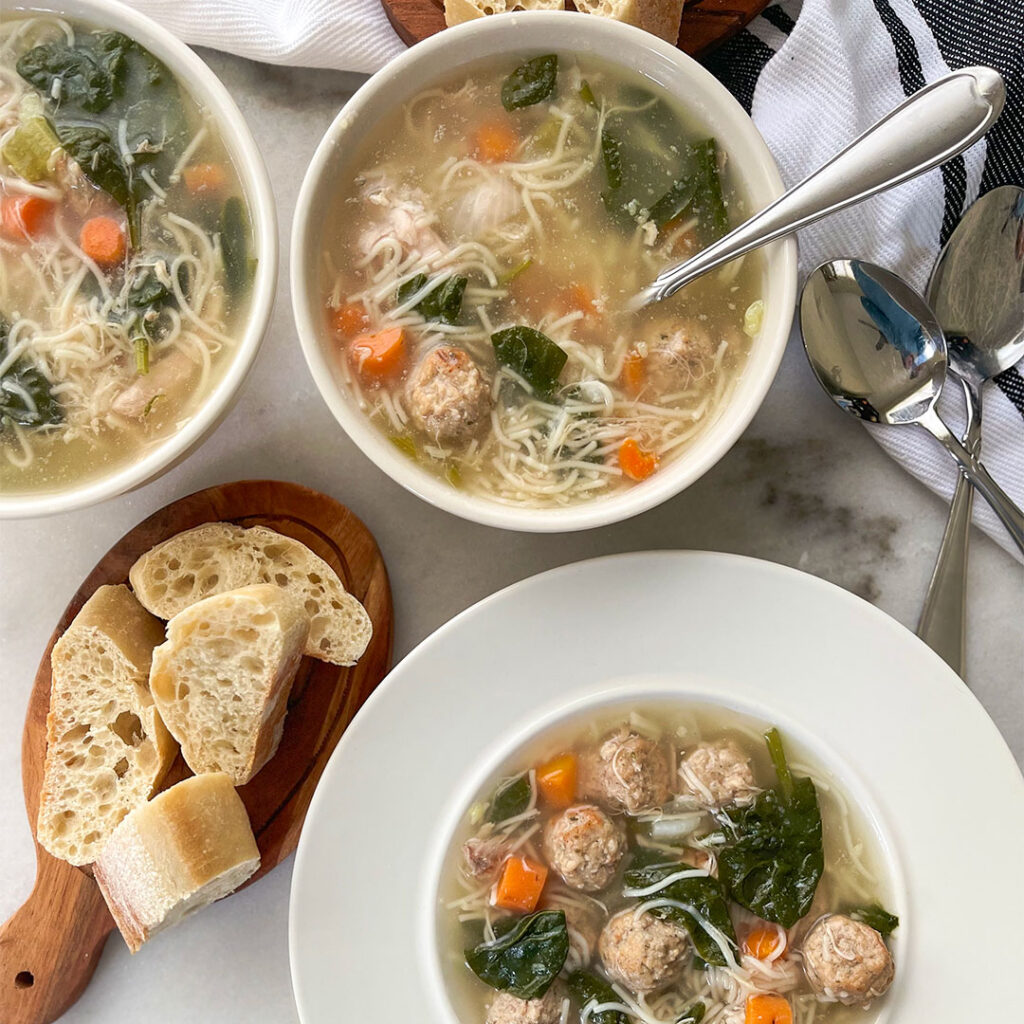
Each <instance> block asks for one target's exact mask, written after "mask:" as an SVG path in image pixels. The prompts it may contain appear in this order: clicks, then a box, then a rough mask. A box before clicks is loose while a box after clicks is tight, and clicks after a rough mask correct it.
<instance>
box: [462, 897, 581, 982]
mask: <svg viewBox="0 0 1024 1024" xmlns="http://www.w3.org/2000/svg"><path fill="white" fill-rule="evenodd" d="M568 955H569V930H568V928H567V927H566V923H565V912H564V911H562V910H541V911H538V912H537V913H536V914H530V915H529V916H528V917H523V918H520V919H519V920H518V921H516V924H515V926H514V927H512V928H510V929H509V930H508V931H506V932H505V933H504V934H502V935H500V936H499V937H498V938H496V939H495V940H494V941H493V942H482V943H480V945H478V946H475V947H473V948H472V949H467V950H466V965H467V966H468V967H469V969H470V970H471V971H472V972H473V973H474V974H475V975H476V976H477V977H478V978H479V979H480V980H481V981H483V982H484V983H485V984H487V985H490V986H491V988H495V989H498V990H499V991H501V992H511V993H512V995H514V996H518V997H519V998H520V999H536V998H539V997H540V996H542V995H544V993H545V992H547V990H548V989H549V988H550V987H551V983H552V982H553V981H554V980H555V978H557V977H558V974H559V972H560V971H561V970H562V968H563V967H564V966H565V958H566V957H567V956H568Z"/></svg>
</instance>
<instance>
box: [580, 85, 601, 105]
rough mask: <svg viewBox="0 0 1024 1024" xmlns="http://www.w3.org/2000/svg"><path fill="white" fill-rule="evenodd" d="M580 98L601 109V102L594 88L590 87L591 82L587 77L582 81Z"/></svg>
mask: <svg viewBox="0 0 1024 1024" xmlns="http://www.w3.org/2000/svg"><path fill="white" fill-rule="evenodd" d="M580 99H581V100H583V102H584V103H586V104H587V105H588V106H591V107H593V108H594V109H595V110H597V109H600V104H599V103H598V102H597V97H596V96H595V95H594V90H593V89H591V88H590V83H589V82H588V81H587V80H586V79H585V78H584V79H583V81H582V82H581V83H580Z"/></svg>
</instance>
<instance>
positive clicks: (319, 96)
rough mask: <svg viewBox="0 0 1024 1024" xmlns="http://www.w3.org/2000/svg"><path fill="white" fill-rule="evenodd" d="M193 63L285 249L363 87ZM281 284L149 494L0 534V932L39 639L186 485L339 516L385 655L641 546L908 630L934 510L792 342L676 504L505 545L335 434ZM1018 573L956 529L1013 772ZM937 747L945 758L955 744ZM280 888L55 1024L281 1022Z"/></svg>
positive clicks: (100, 976)
mask: <svg viewBox="0 0 1024 1024" xmlns="http://www.w3.org/2000/svg"><path fill="white" fill-rule="evenodd" d="M204 56H205V57H206V58H207V59H208V60H209V61H210V63H211V64H212V66H213V68H214V70H215V71H216V72H217V73H218V74H219V75H221V77H222V78H223V79H224V81H225V82H226V84H227V85H228V87H229V88H230V90H231V91H232V93H233V94H234V95H235V96H236V97H237V99H238V102H239V104H240V106H241V108H242V112H243V114H244V115H245V116H246V118H247V120H248V122H249V124H250V126H251V127H252V130H253V132H254V133H255V136H256V139H257V142H258V143H259V145H260V147H261V148H262V150H263V153H264V156H265V158H266V160H267V163H268V166H269V170H270V176H271V180H272V182H273V185H274V190H275V193H276V196H277V201H278V205H279V220H280V228H281V239H282V251H283V252H284V253H287V243H288V238H289V234H290V223H291V217H292V211H293V208H294V204H295V199H296V195H297V193H298V189H299V184H300V181H301V179H302V175H303V173H304V171H305V168H306V165H307V162H308V160H309V158H310V157H311V156H312V153H313V150H314V148H315V146H316V144H317V142H318V140H319V138H320V136H321V134H322V132H323V131H324V130H325V129H326V127H327V125H328V124H329V123H330V121H331V119H332V118H333V117H334V115H335V113H336V112H337V110H338V108H339V107H340V106H341V105H342V104H343V103H344V102H345V100H346V99H347V98H348V96H350V95H351V93H352V91H353V90H354V89H355V88H357V87H358V85H359V84H360V82H361V80H362V79H361V77H360V76H357V75H351V74H341V73H334V72H323V71H305V70H296V69H285V68H275V67H267V66H262V65H256V64H252V63H249V62H246V61H243V60H240V59H237V58H231V57H226V56H223V55H218V54H209V53H205V54H204ZM287 279H288V274H287V259H286V258H285V259H284V260H283V261H282V266H281V274H280V284H279V288H278V296H277V307H276V310H275V313H274V318H273V321H272V324H271V327H270V330H269V332H268V334H267V337H266V341H265V342H264V345H263V348H262V351H261V353H260V355H259V359H258V361H257V363H256V366H255V369H254V370H253V372H252V374H251V376H250V377H249V380H248V382H247V383H246V385H245V388H244V390H243V393H242V395H241V398H240V400H239V402H238V404H237V405H236V407H235V408H234V410H233V411H232V413H231V414H230V416H229V417H228V418H227V419H226V420H225V422H224V423H222V424H221V426H220V427H219V429H218V430H217V431H216V433H214V434H213V435H212V437H210V438H209V440H208V441H207V442H206V443H205V444H204V446H203V447H202V448H201V449H200V450H199V451H198V452H196V453H195V454H193V455H192V456H191V457H190V458H189V459H188V460H186V461H185V462H184V463H183V464H182V465H179V466H177V467H176V468H175V469H174V470H172V471H171V472H170V473H168V474H167V475H166V476H164V477H162V478H161V479H160V480H158V481H156V482H155V483H152V484H150V485H149V486H147V487H144V488H142V489H141V490H139V491H136V492H135V493H133V494H131V495H128V496H126V497H122V498H119V499H116V500H114V501H110V502H107V503H106V504H104V505H101V506H99V507H97V508H92V509H87V510H85V511H82V512H77V513H72V514H67V515H63V516H59V517H57V518H53V519H46V520H38V521H35V522H5V523H0V579H2V580H3V587H4V591H5V600H4V602H3V605H2V609H0V651H2V666H3V679H2V682H0V821H2V822H3V827H2V829H0V920H6V919H7V918H8V917H9V916H10V915H11V914H12V913H13V912H14V911H15V910H16V908H17V907H18V906H19V904H20V903H21V902H22V901H23V900H24V899H25V898H26V897H27V895H28V893H29V890H30V889H31V885H32V878H33V873H34V859H33V847H32V842H31V837H30V833H29V829H28V824H27V822H26V820H25V813H24V806H23V804H22V793H21V766H20V743H21V728H22V722H23V718H24V710H25V703H26V699H27V697H28V693H29V689H30V686H31V682H32V679H33V677H34V675H35V670H36V666H37V663H38V660H39V657H40V654H41V652H42V651H43V649H44V647H45V645H46V641H47V639H48V637H49V634H50V631H51V630H52V628H53V625H54V623H55V622H56V620H57V618H58V617H59V615H60V613H61V611H62V610H63V608H64V606H65V604H66V603H67V601H68V599H69V598H70V596H71V595H72V594H73V593H74V591H75V590H76V588H77V587H78V585H79V583H80V582H81V580H82V578H83V577H84V576H85V574H86V573H87V572H88V571H89V570H90V569H91V568H92V567H93V565H94V564H95V563H96V561H97V560H98V559H99V557H100V556H101V555H102V554H103V553H104V552H105V551H106V550H107V548H108V547H110V545H111V544H113V543H114V542H115V541H116V540H117V539H118V538H119V537H120V536H121V535H122V534H123V533H124V532H126V531H127V530H128V529H130V528H131V527H132V526H133V525H134V524H135V523H137V522H138V521H139V520H141V519H143V518H145V517H146V516H148V515H149V514H150V513H151V512H153V511H155V510H156V509H158V508H159V507H161V506H162V505H164V504H166V503H167V502H169V501H171V500H173V499H175V498H178V497H181V496H182V495H185V494H188V493H190V492H191V491H194V490H196V489H198V488H201V487H206V486H209V485H212V484H217V483H223V482H225V481H230V480H237V479H243V478H246V477H276V478H279V479H286V480H294V481H297V482H299V483H302V484H305V485H308V486H310V487H314V488H317V489H319V490H321V491H324V492H326V493H327V494H330V495H332V496H333V497H335V498H337V499H339V500H341V501H343V502H344V503H346V504H347V505H348V506H349V507H351V508H352V509H353V511H354V512H355V513H356V514H357V515H359V516H360V517H361V518H362V519H363V520H364V521H365V522H366V523H367V524H368V525H369V526H370V528H371V529H372V530H373V531H374V533H375V534H376V536H377V539H378V541H379V543H380V546H381V548H382V550H383V552H384V557H385V559H386V561H387V565H388V569H389V571H390V574H391V582H392V586H393V587H394V597H395V620H396V633H395V658H396V660H397V659H399V658H401V657H402V656H403V655H405V654H406V653H407V652H408V651H409V650H410V649H411V648H412V647H413V646H415V644H417V643H418V642H419V641H420V640H422V639H423V638H424V637H426V636H427V635H428V634H430V633H431V632H432V631H433V630H435V629H436V628H437V627H438V626H440V625H441V624H442V623H444V622H445V621H447V620H448V619H450V618H451V617H452V616H453V615H455V614H456V613H457V612H459V611H461V610H462V609H463V608H466V607H467V606H468V605H470V604H473V603H474V602H475V601H477V600H479V599H480V598H483V597H485V596H486V595H488V594H490V593H492V592H493V591H495V590H497V589H499V588H501V587H504V586H506V585H507V584H509V583H512V582H514V581H516V580H519V579H522V578H524V577H526V576H530V575H533V574H534V573H537V572H540V571H541V570H544V569H548V568H551V567H553V566H557V565H562V564H565V563H568V562H573V561H578V560H580V559H584V558H590V557H593V556H597V555H603V554H609V553H612V552H619V551H632V550H643V549H652V548H693V549H707V550H718V551H731V552H739V553H742V554H747V555H752V556H756V557H758V558H765V559H768V560H771V561H775V562H781V563H784V564H786V565H791V566H795V567H797V568H800V569H803V570H804V571H806V572H809V573H813V574H815V575H817V576H821V577H823V578H825V579H828V580H831V581H832V582H834V583H837V584H839V585H840V586H842V587H845V588H846V589H848V590H851V591H853V592H854V593H856V594H859V595H860V596H862V597H864V598H866V599H867V600H869V601H871V602H873V603H874V604H876V605H878V607H880V608H882V609H883V610H884V611H886V612H888V613H889V614H890V615H892V616H893V617H894V618H896V619H897V620H899V621H900V622H902V623H904V624H905V625H907V626H908V627H910V628H913V626H914V624H915V622H916V619H917V615H918V612H919V610H920V605H921V601H922V598H923V595H924V591H925V587H926V585H927V582H928V577H929V574H930V571H931V567H932V563H933V559H934V555H935V551H936V548H937V545H938V541H939V538H940V536H941V533H942V528H943V524H944V521H945V515H946V509H945V508H944V507H943V505H942V504H941V503H940V502H939V501H938V500H937V499H936V498H935V497H934V496H933V495H932V494H931V493H929V492H928V491H927V490H925V488H924V487H922V486H921V485H920V484H918V483H917V482H915V481H914V480H913V479H912V478H911V477H910V476H908V475H907V474H906V473H904V472H903V470H901V469H900V467H899V466H898V465H897V464H896V463H894V462H892V461H890V460H889V458H888V457H887V456H886V455H885V454H884V453H883V452H882V450H881V449H880V448H879V447H878V446H877V445H876V444H875V443H874V442H873V441H872V440H871V439H870V438H869V437H868V436H867V434H866V432H865V431H864V430H863V429H862V428H861V427H860V426H859V425H858V424H857V423H856V422H854V421H853V420H852V419H850V418H848V417H845V416H842V415H840V414H839V413H838V412H837V411H836V409H835V408H834V407H833V406H832V404H831V402H830V401H829V400H828V399H827V398H826V397H825V395H824V394H822V393H821V391H820V390H819V388H818V386H817V384H816V383H815V382H814V380H813V378H812V376H811V372H810V369H809V368H808V366H807V365H806V362H805V359H804V356H803V353H802V352H801V351H799V349H798V347H796V346H794V345H792V344H791V345H790V348H789V351H788V353H787V355H786V358H785V361H784V363H783V365H782V369H781V371H780V373H779V377H778V380H777V381H776V384H775V386H774V387H773V389H772V391H771V393H770V394H769V396H768V398H767V400H766V402H765V403H764V406H763V407H762V409H761V410H760V412H759V413H758V415H757V417H756V418H755V419H754V421H753V423H752V424H751V426H750V427H749V429H748V430H747V432H746V433H745V434H744V436H743V437H742V439H741V440H740V441H739V443H738V444H737V445H736V446H735V448H734V449H733V450H732V451H731V452H730V453H729V454H728V455H727V456H726V457H725V458H724V459H722V461H721V462H720V463H719V464H718V465H717V466H716V467H715V468H714V469H713V470H712V471H711V472H709V473H708V474H707V475H706V476H705V477H704V478H703V479H701V480H700V481H698V482H697V483H696V484H694V485H693V486H692V487H690V488H689V489H688V490H687V491H686V492H685V493H683V494H681V495H679V496H677V497H676V498H675V499H673V500H672V501H669V502H668V503H666V504H665V505H663V506H661V507H660V508H657V509H654V510H653V511H651V512H648V513H646V514H645V515H643V516H640V517H638V518H636V519H634V520H632V521H630V522H627V523H621V524H618V525H616V526H612V527H606V528H603V529H600V530H595V531H591V532H587V533H577V534H570V535H567V536H529V535H519V534H512V533H504V532H501V531H498V530H492V529H489V528H486V527H482V526H475V525H473V524H469V523H465V522H462V521H461V520H458V519H455V518H453V517H451V516H449V515H447V514H446V513H443V512H439V511H437V510H435V509H433V508H431V507H429V506H427V505H425V504H424V503H422V502H421V501H419V500H418V499H416V498H414V497H413V496H412V495H410V494H407V493H406V492H405V491H403V490H402V489H401V488H400V487H398V485H397V484H395V483H393V482H392V481H391V480H390V479H389V478H388V477H386V476H384V474H383V473H381V472H380V471H378V470H377V469H376V468H375V467H374V466H373V465H372V464H371V463H369V462H368V461H367V460H366V458H365V457H364V456H363V455H362V454H361V453H360V452H359V451H358V450H357V449H356V448H355V446H354V445H353V444H352V443H351V442H349V441H348V439H347V438H346V437H345V436H344V434H343V433H342V431H341V429H340V427H338V426H337V424H336V423H335V421H334V420H333V418H332V417H331V415H330V413H329V412H328V410H327V407H326V406H325V405H324V403H323V402H322V401H321V399H320V397H319V395H318V393H317V391H316V388H315V387H314V385H313V381H312V379H311V378H310V376H309V373H308V371H307V369H306V365H305V363H304V361H303V359H302V356H301V354H300V351H299V346H298V343H297V341H296V338H295V333H294V328H293V325H292V319H291V309H290V304H289V298H288V291H287V287H286V282H287ZM439 553H443V556H441V557H439ZM1021 579H1022V573H1021V568H1020V566H1019V565H1018V564H1016V563H1015V562H1014V561H1012V560H1011V558H1010V557H1009V556H1008V555H1007V554H1005V553H1004V552H1003V551H1002V550H1000V549H999V548H998V547H997V546H996V545H995V544H994V543H992V542H991V541H990V540H988V539H987V538H985V537H984V536H983V535H982V534H980V533H979V532H977V531H975V534H974V540H973V546H972V550H971V583H970V620H969V623H968V632H969V651H968V678H969V681H970V685H971V687H972V689H973V690H974V692H975V694H976V695H977V696H978V698H979V699H980V700H981V701H982V703H983V704H984V705H985V707H986V708H987V709H988V710H989V712H990V714H991V715H992V717H993V718H994V719H995V722H996V724H997V725H998V726H999V728H1000V729H1001V731H1002V733H1003V735H1004V736H1005V737H1006V740H1007V742H1008V743H1009V745H1010V747H1011V749H1012V751H1013V753H1014V755H1015V757H1016V758H1017V761H1018V763H1024V685H1022V681H1024V671H1022V669H1024V631H1022V630H1021V623H1022V622H1024V587H1022V586H1021ZM937 739H938V738H937ZM941 742H942V744H943V747H944V749H946V750H949V749H954V748H955V743H956V737H943V738H941ZM290 879H291V860H289V861H286V862H285V863H284V864H283V865H281V866H280V867H279V868H278V869H277V870H276V871H274V872H272V873H271V874H270V875H269V876H268V877H267V878H266V879H264V880H263V881H262V882H260V884H259V885H256V886H253V887H252V888H250V889H248V890H246V891H245V892H243V893H240V894H239V895H238V896H236V897H233V898H232V899H230V900H227V901H225V902H222V903H219V904H217V905H216V906H214V907H213V908H211V909H210V910H208V911H205V912H204V913H202V914H200V915H198V916H197V917H195V918H193V919H192V920H190V921H189V922H188V923H187V924H186V925H185V926H183V927H181V928H178V929H175V930H173V931H171V932H168V933H166V934H165V935H162V936H159V937H158V938H157V939H156V940H154V941H153V943H152V944H151V945H149V946H147V947H145V948H144V950H143V951H142V952H141V953H140V954H139V955H138V956H136V957H135V958H134V959H133V958H131V957H130V956H129V954H128V952H127V950H126V948H125V946H124V945H123V943H122V942H121V941H120V940H119V939H118V937H117V936H116V935H115V936H113V937H112V938H111V940H110V942H109V943H108V944H107V946H106V949H105V951H104V954H103V956H102V959H101V961H100V964H99V966H98V969H97V971H96V974H95V976H94V978H93V981H92V983H91V985H90V986H89V987H88V989H87V990H86V992H85V994H84V995H83V996H82V998H81V999H80V1001H79V1002H78V1003H77V1004H76V1005H75V1006H74V1007H73V1008H72V1009H71V1010H70V1011H69V1012H68V1014H67V1015H66V1016H65V1017H64V1018H63V1020H64V1021H66V1022H67V1024H81V1022H86V1021H89V1022H93V1021H107V1020H110V1021H113V1020H122V1021H123V1020H141V1021H146V1022H147V1024H162V1022H168V1024H170V1022H173V1024H180V1022H181V1021H183V1020H197V1021H210V1022H214V1021H215V1022H217V1024H235V1022H238V1024H242V1022H245V1024H252V1022H255V1021H259V1022H263V1021H267V1022H274V1024H289V1022H294V1021H297V1019H298V1018H297V1015H296V1012H295V1009H294V1005H293V1002H292V995H291V986H290V981H289V972H288V940H287V918H288V888H289V883H290ZM5 980H6V979H5Z"/></svg>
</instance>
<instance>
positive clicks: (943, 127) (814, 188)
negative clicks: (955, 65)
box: [632, 67, 1006, 309]
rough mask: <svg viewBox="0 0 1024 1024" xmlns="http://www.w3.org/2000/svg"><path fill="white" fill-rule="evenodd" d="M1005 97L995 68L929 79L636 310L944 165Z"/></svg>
mask: <svg viewBox="0 0 1024 1024" xmlns="http://www.w3.org/2000/svg"><path fill="white" fill-rule="evenodd" d="M1005 97H1006V87H1005V86H1004V84H1003V80H1002V78H1001V77H1000V75H999V73H998V72H997V71H994V70H992V68H987V67H973V68H963V69H961V70H959V71H954V72H953V73H952V74H949V75H945V76H944V77H942V78H940V79H938V80H937V81H935V82H932V84H931V85H927V86H925V87H924V88H923V89H921V90H920V91H918V92H916V93H914V95H913V96H911V97H910V98H909V99H908V100H906V101H905V102H904V103H902V104H900V106H898V107H897V108H896V109H895V110H893V111H892V112H891V113H889V114H887V115H886V116H885V117H883V118H882V120H881V121H879V122H878V123H877V124H875V125H874V126H873V127H871V128H869V129H868V130H867V131H866V132H865V133H864V134H863V135H861V137H860V138H859V139H857V140H856V141H854V142H852V143H850V145H849V146H847V147H846V149H844V150H843V151H842V152H841V153H839V154H838V155H836V156H834V157H833V158H832V159H831V160H829V161H828V163H826V164H825V165H824V166H822V167H821V168H819V169H818V170H817V171H815V172H814V173H813V174H811V175H810V176H809V177H807V178H805V179H804V180H803V181H802V182H800V184H799V185H795V186H794V187H793V188H791V189H790V190H789V191H788V192H786V193H785V194H784V195H783V196H781V197H780V198H779V199H776V200H775V202H774V203H772V204H771V206H768V207H766V208H765V209H764V210H762V211H761V212H760V213H758V214H755V215H754V216H753V217H751V218H750V220H748V221H747V222H746V223H744V224H741V225H740V226H739V227H738V228H736V229H735V230H734V231H731V232H729V234H727V235H725V236H724V237H723V238H720V239H719V240H718V241H717V242H715V243H714V244H713V245H711V246H709V247H708V248H707V249H705V250H704V251H703V252H701V253H699V254H698V255H697V256H694V257H693V259H691V260H688V261H686V262H685V263H681V264H679V265H678V266H675V267H670V268H669V269H668V270H664V271H662V273H661V274H659V275H658V276H657V277H656V278H655V280H654V281H653V282H652V283H651V284H650V285H648V286H647V287H646V288H645V289H644V290H643V291H642V292H640V293H639V294H638V295H636V296H635V297H634V299H633V302H632V305H633V308H635V309H640V308H642V307H643V306H646V305H648V304H650V303H652V302H658V301H660V300H661V299H664V298H667V297H668V296H669V295H671V294H672V293H673V292H675V291H677V290H678V289H679V288H682V287H683V285H685V284H689V283H690V282H691V281H693V280H694V279H695V278H697V277H700V276H701V275H702V274H706V273H707V272H708V271H709V270H714V269H715V268H716V267H718V266H721V265H722V264H723V263H727V262H728V261H729V260H732V259H735V258H736V257H737V256H742V255H743V254H744V253H746V252H750V250H751V249H756V248H757V247H758V246H761V245H765V244H766V243H768V242H771V241H773V240H774V239H776V238H780V237H781V236H782V235H787V234H789V233H790V232H792V231H796V230H797V229H798V228H801V227H803V226H804V225H805V224H811V223H813V222H814V221H816V220H819V219H820V218H822V217H825V216H827V215H828V214H830V213H835V211H836V210H841V209H843V208H844V207H846V206H850V205H851V204H853V203H859V202H860V201H861V200H862V199H867V198H868V197H869V196H873V195H874V194H875V193H876V192H881V191H883V190H884V189H887V188H892V187H893V186H894V185H899V184H900V183H901V182H904V181H907V180H908V179H909V178H913V177H915V176H916V175H918V174H923V173H924V172H925V171H929V170H931V169H932V168H933V167H936V166H937V165H938V164H941V163H944V162H945V161H946V160H949V159H951V158H952V157H954V156H956V155H957V153H960V152H962V151H963V150H965V149H966V148H967V147H968V146H970V145H971V144H972V143H974V142H976V141H977V140H978V139H979V138H981V136H982V135H984V133H985V132H986V131H987V130H988V129H989V128H990V127H991V126H992V124H993V123H994V122H995V120H996V118H997V117H998V116H999V114H1000V111H1001V110H1002V108H1003V101H1004V99H1005Z"/></svg>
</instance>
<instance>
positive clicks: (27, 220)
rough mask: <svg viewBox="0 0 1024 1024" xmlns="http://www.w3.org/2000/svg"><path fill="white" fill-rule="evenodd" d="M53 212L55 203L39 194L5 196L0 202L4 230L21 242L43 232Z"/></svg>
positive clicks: (10, 236) (0, 215)
mask: <svg viewBox="0 0 1024 1024" xmlns="http://www.w3.org/2000/svg"><path fill="white" fill-rule="evenodd" d="M52 213H53V203H50V202H47V200H45V199H40V198H39V197H38V196H4V198H3V202H2V204H0V217H2V221H0V223H2V225H3V232H4V234H5V235H6V236H7V237H8V238H13V239H15V240H17V241H19V242H23V241H27V240H28V239H30V238H35V237H36V235H39V234H41V233H42V232H43V231H44V230H45V229H46V225H47V224H48V223H49V220H50V215H51V214H52Z"/></svg>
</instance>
